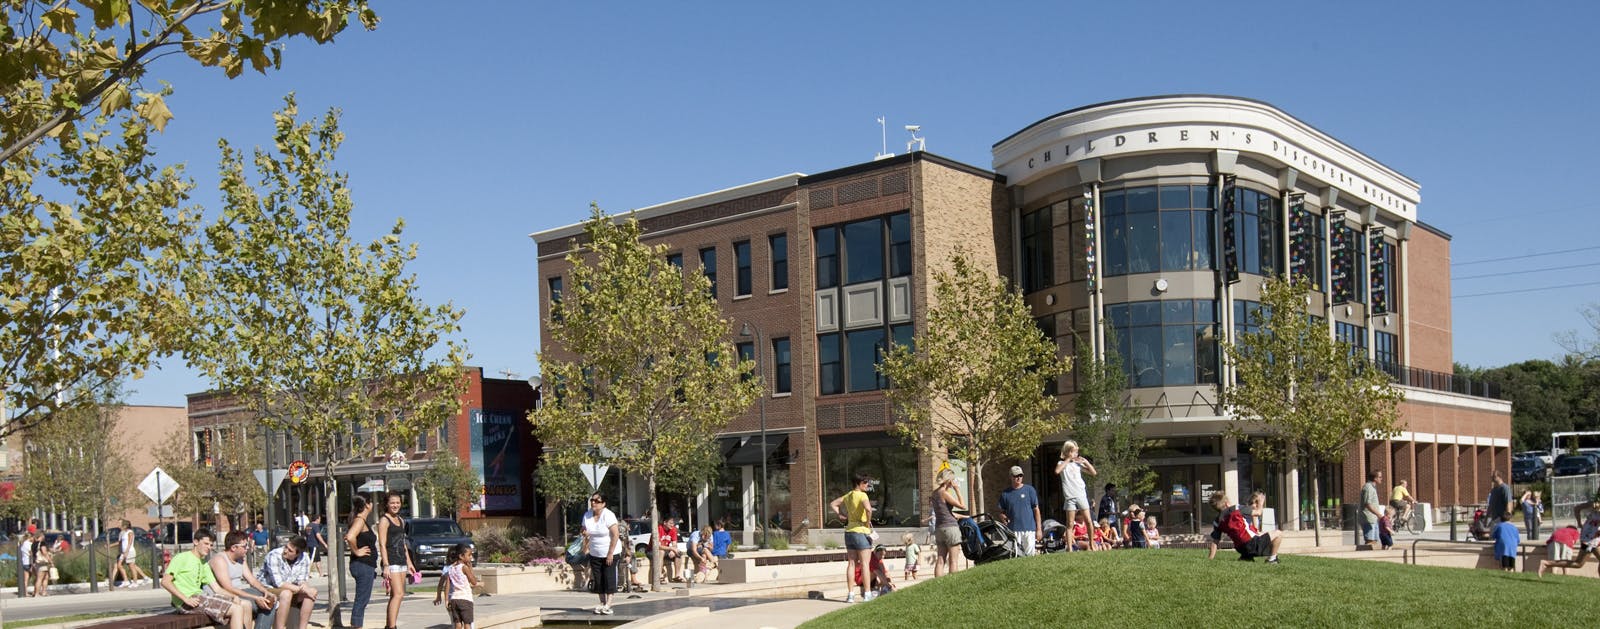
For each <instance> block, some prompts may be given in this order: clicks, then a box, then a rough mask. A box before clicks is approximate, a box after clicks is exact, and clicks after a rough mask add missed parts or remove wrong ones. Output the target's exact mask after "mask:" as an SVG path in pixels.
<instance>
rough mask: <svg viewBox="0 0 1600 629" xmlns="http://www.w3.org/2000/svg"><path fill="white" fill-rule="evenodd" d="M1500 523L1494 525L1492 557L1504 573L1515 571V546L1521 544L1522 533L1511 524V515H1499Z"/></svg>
mask: <svg viewBox="0 0 1600 629" xmlns="http://www.w3.org/2000/svg"><path fill="white" fill-rule="evenodd" d="M1499 519H1500V523H1499V524H1496V525H1494V556H1495V558H1497V559H1499V560H1500V568H1501V569H1502V570H1505V571H1506V572H1515V571H1516V569H1517V545H1518V544H1521V543H1522V533H1520V532H1518V531H1517V525H1515V524H1512V523H1511V514H1509V513H1502V514H1500V518H1499Z"/></svg>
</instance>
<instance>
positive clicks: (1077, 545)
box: [1067, 520, 1095, 551]
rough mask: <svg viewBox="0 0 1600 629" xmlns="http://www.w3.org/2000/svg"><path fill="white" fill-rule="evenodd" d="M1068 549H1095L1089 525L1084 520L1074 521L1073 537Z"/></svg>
mask: <svg viewBox="0 0 1600 629" xmlns="http://www.w3.org/2000/svg"><path fill="white" fill-rule="evenodd" d="M1069 544H1070V545H1068V546H1067V550H1074V551H1076V550H1095V548H1094V543H1093V542H1092V541H1090V538H1089V527H1087V526H1085V525H1084V524H1083V521H1082V520H1079V521H1076V522H1073V523H1072V539H1071V541H1070V542H1069Z"/></svg>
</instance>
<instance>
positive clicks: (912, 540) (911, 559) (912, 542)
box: [900, 533, 922, 581]
mask: <svg viewBox="0 0 1600 629" xmlns="http://www.w3.org/2000/svg"><path fill="white" fill-rule="evenodd" d="M900 543H901V544H904V545H905V547H906V580H907V581H915V580H917V568H920V567H922V547H921V546H918V545H917V536H915V535H912V534H910V533H906V534H905V535H902V536H901V537H900Z"/></svg>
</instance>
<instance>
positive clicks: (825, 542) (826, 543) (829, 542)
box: [822, 539, 844, 550]
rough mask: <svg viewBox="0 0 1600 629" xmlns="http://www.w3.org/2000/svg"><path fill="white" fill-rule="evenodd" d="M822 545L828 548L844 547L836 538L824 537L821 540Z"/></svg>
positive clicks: (837, 548)
mask: <svg viewBox="0 0 1600 629" xmlns="http://www.w3.org/2000/svg"><path fill="white" fill-rule="evenodd" d="M822 547H823V548H826V549H828V550H839V549H840V548H844V544H841V543H839V542H838V541H836V540H831V539H825V540H822Z"/></svg>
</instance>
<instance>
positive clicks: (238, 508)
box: [156, 424, 267, 527]
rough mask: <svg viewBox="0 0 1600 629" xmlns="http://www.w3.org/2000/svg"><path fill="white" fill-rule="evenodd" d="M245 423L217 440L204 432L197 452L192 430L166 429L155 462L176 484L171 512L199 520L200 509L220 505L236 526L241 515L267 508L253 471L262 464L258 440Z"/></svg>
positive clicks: (203, 509) (201, 512)
mask: <svg viewBox="0 0 1600 629" xmlns="http://www.w3.org/2000/svg"><path fill="white" fill-rule="evenodd" d="M248 428H249V425H248V424H239V425H237V426H234V427H232V428H231V429H225V430H223V431H221V433H220V435H219V436H218V438H216V439H212V438H210V437H206V438H205V439H206V446H205V447H206V452H205V454H204V455H201V454H200V453H197V452H195V447H194V443H193V441H192V440H193V439H194V434H193V433H191V432H189V431H188V430H183V429H178V430H173V431H172V432H171V433H168V434H167V436H166V438H165V439H163V440H162V442H161V444H160V445H159V446H157V448H156V465H159V466H160V467H161V469H162V471H164V472H166V473H167V475H168V476H170V477H172V480H173V481H174V482H176V483H178V490H177V492H176V493H175V494H173V497H172V498H170V499H169V502H171V503H172V512H173V515H175V516H178V517H188V518H191V519H193V520H194V521H195V522H198V521H199V518H200V517H201V516H202V515H203V514H207V513H212V512H213V510H220V511H221V512H222V513H225V514H228V516H229V517H230V518H231V519H232V522H233V526H235V527H239V526H243V520H242V518H240V517H239V516H241V515H243V514H253V513H256V512H258V511H261V510H262V509H264V508H266V506H267V493H266V492H265V491H263V490H262V489H261V482H260V481H259V480H257V479H256V477H255V470H256V469H260V468H262V467H264V465H263V463H262V461H263V460H264V457H263V455H262V449H261V443H260V440H259V439H258V438H257V437H256V436H255V434H254V433H255V431H253V430H248Z"/></svg>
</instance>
